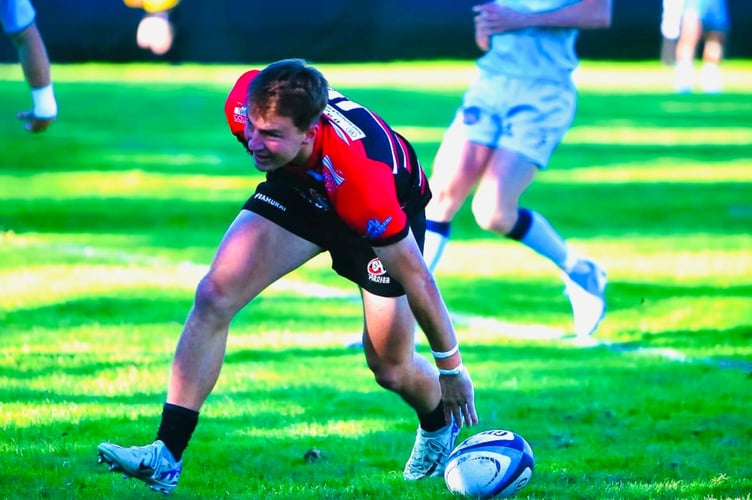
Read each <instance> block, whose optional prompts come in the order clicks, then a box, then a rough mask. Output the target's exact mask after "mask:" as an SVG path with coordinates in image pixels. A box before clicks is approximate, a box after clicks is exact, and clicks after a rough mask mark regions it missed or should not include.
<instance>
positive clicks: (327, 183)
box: [321, 156, 345, 193]
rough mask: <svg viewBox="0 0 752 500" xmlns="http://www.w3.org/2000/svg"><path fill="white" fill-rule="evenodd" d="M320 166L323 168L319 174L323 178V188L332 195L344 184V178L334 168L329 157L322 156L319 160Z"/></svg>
mask: <svg viewBox="0 0 752 500" xmlns="http://www.w3.org/2000/svg"><path fill="white" fill-rule="evenodd" d="M321 165H322V167H323V168H322V169H321V173H322V175H323V177H324V179H323V180H324V187H326V190H327V192H329V193H333V192H334V191H336V190H337V188H338V187H340V186H341V185H342V183H343V182H345V178H344V177H342V175H341V174H340V173H339V172H337V169H335V168H334V164H333V163H332V159H331V158H329V156H324V158H322V159H321Z"/></svg>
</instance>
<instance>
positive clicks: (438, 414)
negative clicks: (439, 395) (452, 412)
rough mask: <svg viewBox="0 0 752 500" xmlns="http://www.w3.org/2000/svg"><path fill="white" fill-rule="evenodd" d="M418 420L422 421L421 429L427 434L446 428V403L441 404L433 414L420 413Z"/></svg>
mask: <svg viewBox="0 0 752 500" xmlns="http://www.w3.org/2000/svg"><path fill="white" fill-rule="evenodd" d="M418 420H419V421H420V428H421V429H423V430H424V431H426V432H433V431H438V430H439V429H441V428H442V427H444V426H446V421H445V420H444V403H443V402H439V406H437V407H436V409H435V410H434V411H432V412H431V413H418Z"/></svg>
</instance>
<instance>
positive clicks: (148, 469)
mask: <svg viewBox="0 0 752 500" xmlns="http://www.w3.org/2000/svg"><path fill="white" fill-rule="evenodd" d="M97 452H98V453H99V462H100V463H106V464H109V466H110V471H112V472H118V471H119V472H122V473H123V474H124V475H125V476H128V477H135V478H136V479H140V480H141V481H143V482H145V483H146V484H148V485H149V486H150V487H151V489H152V490H155V491H161V492H162V493H170V492H171V491H172V490H174V489H175V487H176V486H177V485H178V479H180V472H181V471H182V470H183V461H182V460H180V461H176V460H175V458H174V457H173V456H172V453H170V450H168V449H167V446H165V444H164V443H163V442H162V441H160V440H156V441H154V442H153V443H152V444H148V445H146V446H131V447H129V448H124V447H122V446H119V445H117V444H114V443H102V444H100V445H99V446H97Z"/></svg>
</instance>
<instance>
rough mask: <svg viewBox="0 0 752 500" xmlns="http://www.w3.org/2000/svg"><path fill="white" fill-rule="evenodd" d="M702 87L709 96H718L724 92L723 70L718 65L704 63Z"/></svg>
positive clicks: (701, 74)
mask: <svg viewBox="0 0 752 500" xmlns="http://www.w3.org/2000/svg"><path fill="white" fill-rule="evenodd" d="M700 87H701V88H702V91H703V92H706V93H708V94H718V93H720V92H721V90H723V84H722V81H721V68H720V66H718V64H716V63H704V64H703V65H702V68H700Z"/></svg>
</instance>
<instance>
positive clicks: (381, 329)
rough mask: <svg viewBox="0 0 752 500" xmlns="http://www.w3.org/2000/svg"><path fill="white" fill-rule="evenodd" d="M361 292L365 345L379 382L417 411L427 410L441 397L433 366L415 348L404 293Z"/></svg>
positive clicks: (369, 361)
mask: <svg viewBox="0 0 752 500" xmlns="http://www.w3.org/2000/svg"><path fill="white" fill-rule="evenodd" d="M361 293H362V295H363V314H364V321H365V325H364V328H365V330H364V343H363V344H364V349H365V355H366V361H367V362H368V367H369V368H370V369H371V371H372V372H373V374H374V376H375V378H376V382H378V384H379V385H381V386H382V387H384V388H385V389H388V390H390V391H393V392H395V393H397V394H399V395H400V396H401V397H402V399H404V400H405V402H406V403H407V404H409V405H410V406H411V407H412V408H413V409H415V411H416V412H418V413H429V412H431V411H433V410H434V409H436V407H437V406H438V405H439V402H440V401H441V386H440V385H439V380H438V377H437V374H436V370H435V369H434V368H433V366H432V365H431V364H430V363H429V362H428V360H427V359H425V358H424V357H422V356H419V355H418V354H416V352H415V347H414V340H413V331H414V325H415V319H414V318H413V314H412V312H411V311H410V306H409V305H408V303H407V297H405V296H401V297H396V298H392V297H379V296H377V295H374V294H372V293H370V292H368V291H366V290H362V291H361Z"/></svg>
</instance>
